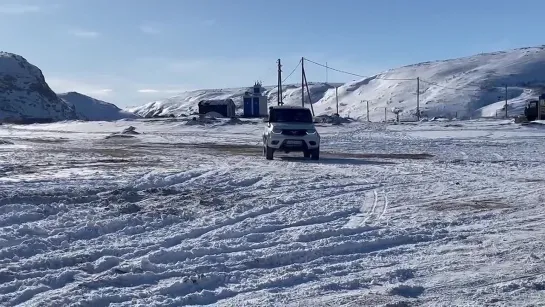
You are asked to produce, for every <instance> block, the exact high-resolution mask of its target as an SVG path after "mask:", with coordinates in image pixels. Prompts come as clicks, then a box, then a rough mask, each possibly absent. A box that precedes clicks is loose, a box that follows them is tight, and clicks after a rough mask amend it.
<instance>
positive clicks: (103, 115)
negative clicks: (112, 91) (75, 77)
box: [57, 92, 139, 121]
mask: <svg viewBox="0 0 545 307" xmlns="http://www.w3.org/2000/svg"><path fill="white" fill-rule="evenodd" d="M57 96H59V98H61V99H62V100H63V101H65V102H66V103H67V104H69V105H70V106H72V107H74V109H75V110H76V113H77V116H78V118H79V119H83V120H90V121H110V120H119V119H123V118H137V117H139V116H138V115H136V114H134V113H130V112H127V111H124V110H121V109H120V108H118V107H117V106H116V105H114V104H112V103H109V102H105V101H102V100H98V99H95V98H92V97H89V96H86V95H83V94H80V93H77V92H68V93H61V94H57Z"/></svg>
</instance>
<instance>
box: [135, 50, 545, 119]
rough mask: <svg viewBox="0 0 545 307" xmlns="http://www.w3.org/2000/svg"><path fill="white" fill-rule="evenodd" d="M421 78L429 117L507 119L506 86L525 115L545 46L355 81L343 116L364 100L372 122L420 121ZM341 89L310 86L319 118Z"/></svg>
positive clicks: (540, 78) (514, 108) (165, 105)
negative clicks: (398, 117)
mask: <svg viewBox="0 0 545 307" xmlns="http://www.w3.org/2000/svg"><path fill="white" fill-rule="evenodd" d="M309 65H312V64H309ZM347 70H350V69H349V68H348V69H347ZM309 77H310V76H309ZM417 78H420V110H421V112H422V114H423V115H424V116H428V117H441V116H446V117H454V116H457V117H459V118H463V117H481V116H495V114H496V112H497V113H498V115H503V114H504V111H502V109H503V108H504V105H505V85H507V95H508V99H509V101H508V110H509V113H510V115H515V114H520V113H521V112H522V109H523V106H524V104H525V102H526V100H527V99H529V98H533V97H535V96H537V95H538V94H539V93H540V92H541V90H542V87H545V47H543V46H542V47H529V48H520V49H513V50H508V51H502V52H494V53H483V54H478V55H474V56H469V57H464V58H458V59H450V60H443V61H434V62H425V63H419V64H415V65H409V66H404V67H400V68H396V69H391V70H388V71H385V72H382V73H380V74H377V75H375V76H372V77H369V78H365V79H360V80H357V81H353V82H349V83H346V84H343V85H341V86H340V87H339V88H338V96H339V110H340V112H339V113H340V115H342V116H350V117H353V118H365V117H366V114H367V111H366V103H365V102H364V101H365V100H367V101H369V111H370V118H371V120H372V121H378V120H382V119H383V118H384V113H385V110H386V111H387V112H386V113H387V116H388V118H393V117H394V114H393V113H392V110H393V109H394V108H399V109H401V110H402V112H401V113H400V114H401V117H402V118H403V117H405V118H414V117H415V114H416V106H417V103H416V101H417V99H416V96H417V95H416V93H417V80H416V79H417ZM335 86H337V85H334V84H323V83H316V84H312V85H311V86H310V92H311V95H312V102H313V106H314V109H315V111H316V115H319V114H333V113H335V111H336V99H335ZM266 89H267V92H266V93H267V95H268V97H269V103H270V104H276V101H277V99H276V88H274V87H266ZM246 90H247V88H236V89H220V90H200V91H191V92H185V93H182V94H180V95H178V96H175V97H171V98H168V99H165V100H162V101H155V102H151V103H148V104H146V105H144V106H141V107H136V108H131V109H129V110H128V111H130V112H134V113H136V114H139V115H141V116H152V115H158V114H160V115H168V114H174V115H180V114H183V113H185V114H189V113H191V112H193V111H196V107H197V102H198V101H199V100H201V99H221V98H232V99H233V100H234V101H235V103H236V104H237V106H238V107H239V108H240V107H241V106H242V99H241V96H242V94H243V93H244V91H246ZM284 97H285V98H284V102H285V103H286V104H300V103H301V87H300V85H286V86H285V92H284ZM307 99H308V98H307ZM503 110H504V109H503Z"/></svg>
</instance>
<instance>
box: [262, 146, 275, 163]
mask: <svg viewBox="0 0 545 307" xmlns="http://www.w3.org/2000/svg"><path fill="white" fill-rule="evenodd" d="M263 151H264V152H265V158H267V160H272V159H273V158H274V148H270V147H269V146H267V145H265V147H264V149H263Z"/></svg>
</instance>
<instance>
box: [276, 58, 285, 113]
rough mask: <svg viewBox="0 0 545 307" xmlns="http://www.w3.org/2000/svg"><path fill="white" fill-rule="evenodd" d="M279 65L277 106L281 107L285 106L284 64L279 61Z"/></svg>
mask: <svg viewBox="0 0 545 307" xmlns="http://www.w3.org/2000/svg"><path fill="white" fill-rule="evenodd" d="M277 63H278V98H277V99H276V100H277V104H278V105H279V106H281V105H284V102H283V101H282V63H281V62H280V59H278V61H277Z"/></svg>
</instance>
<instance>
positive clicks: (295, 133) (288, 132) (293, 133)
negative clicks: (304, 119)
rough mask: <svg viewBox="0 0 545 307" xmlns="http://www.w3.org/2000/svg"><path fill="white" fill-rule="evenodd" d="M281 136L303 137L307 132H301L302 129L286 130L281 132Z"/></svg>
mask: <svg viewBox="0 0 545 307" xmlns="http://www.w3.org/2000/svg"><path fill="white" fill-rule="evenodd" d="M282 134H283V135H291V136H303V135H306V134H307V130H303V129H295V130H294V129H289V130H288V129H286V130H282Z"/></svg>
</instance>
